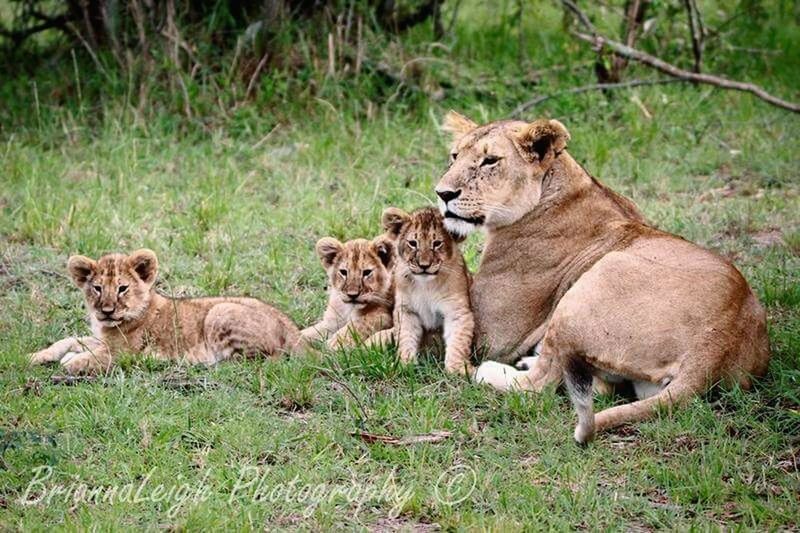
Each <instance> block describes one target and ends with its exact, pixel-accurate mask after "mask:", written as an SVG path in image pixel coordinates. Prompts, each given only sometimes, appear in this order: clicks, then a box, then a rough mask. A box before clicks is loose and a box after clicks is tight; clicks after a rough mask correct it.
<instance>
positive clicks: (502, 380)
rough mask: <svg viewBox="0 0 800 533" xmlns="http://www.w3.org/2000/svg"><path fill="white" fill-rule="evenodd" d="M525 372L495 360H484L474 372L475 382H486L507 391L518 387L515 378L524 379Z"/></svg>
mask: <svg viewBox="0 0 800 533" xmlns="http://www.w3.org/2000/svg"><path fill="white" fill-rule="evenodd" d="M527 374H528V373H527V372H525V371H523V370H517V369H516V368H514V367H513V366H510V365H504V364H502V363H498V362H497V361H486V362H485V363H482V364H481V366H479V367H478V371H477V372H475V382H476V383H486V384H487V385H491V386H492V387H494V388H495V389H498V390H502V391H507V390H511V389H514V388H519V383H518V381H517V380H518V379H519V380H522V379H524V378H525V376H526V375H527Z"/></svg>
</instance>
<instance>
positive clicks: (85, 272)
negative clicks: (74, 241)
mask: <svg viewBox="0 0 800 533" xmlns="http://www.w3.org/2000/svg"><path fill="white" fill-rule="evenodd" d="M67 270H69V275H70V276H71V277H72V281H74V282H75V285H77V286H78V287H80V288H83V286H84V285H86V282H87V281H88V280H89V278H90V277H91V276H92V274H94V273H95V272H96V271H97V263H95V262H94V261H93V260H91V259H89V258H88V257H86V256H83V255H73V256H72V257H70V258H69V261H67Z"/></svg>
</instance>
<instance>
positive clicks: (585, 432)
mask: <svg viewBox="0 0 800 533" xmlns="http://www.w3.org/2000/svg"><path fill="white" fill-rule="evenodd" d="M564 383H565V384H566V386H567V392H568V393H569V398H570V400H572V405H573V406H574V407H575V412H576V413H577V414H578V425H577V426H575V441H576V442H577V443H578V444H586V443H588V442H589V441H591V440H592V439H594V411H593V407H592V369H591V367H590V366H589V364H588V363H586V361H585V360H583V359H582V358H581V357H574V356H573V357H570V359H569V360H568V361H567V364H566V365H565V367H564Z"/></svg>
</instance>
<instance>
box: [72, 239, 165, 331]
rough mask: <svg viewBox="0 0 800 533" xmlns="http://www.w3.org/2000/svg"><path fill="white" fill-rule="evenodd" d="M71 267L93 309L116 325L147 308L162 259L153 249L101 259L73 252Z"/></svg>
mask: <svg viewBox="0 0 800 533" xmlns="http://www.w3.org/2000/svg"><path fill="white" fill-rule="evenodd" d="M67 268H68V269H69V274H70V276H72V280H73V281H74V282H75V285H77V286H78V287H80V288H81V289H83V295H84V297H85V298H86V307H87V308H88V309H89V312H90V313H91V314H92V315H93V316H94V317H95V318H96V319H97V321H98V322H99V323H100V324H101V325H102V326H103V327H106V328H113V327H115V326H118V325H119V324H121V323H123V322H127V321H131V320H136V319H137V318H139V317H141V316H142V314H143V313H144V312H145V311H146V310H147V306H148V305H149V304H150V297H151V295H152V293H151V289H152V288H153V283H155V281H156V274H157V273H158V259H156V254H155V253H153V252H152V251H151V250H137V251H135V252H133V253H132V254H131V255H125V254H108V255H104V256H103V257H101V258H100V259H98V260H97V261H94V260H92V259H89V258H88V257H84V256H82V255H73V256H72V257H70V258H69V262H68V263H67Z"/></svg>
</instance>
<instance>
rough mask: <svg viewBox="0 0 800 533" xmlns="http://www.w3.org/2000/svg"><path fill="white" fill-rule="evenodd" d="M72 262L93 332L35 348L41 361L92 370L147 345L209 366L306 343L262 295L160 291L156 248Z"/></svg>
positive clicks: (163, 354)
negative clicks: (214, 295)
mask: <svg viewBox="0 0 800 533" xmlns="http://www.w3.org/2000/svg"><path fill="white" fill-rule="evenodd" d="M67 268H68V269H69V274H70V276H71V277H72V279H73V281H74V282H75V284H76V285H77V286H78V287H79V288H81V289H83V294H84V297H85V301H86V309H87V311H88V312H89V320H90V322H91V329H92V335H93V336H90V337H69V338H66V339H62V340H60V341H58V342H56V343H55V344H53V345H52V346H50V347H49V348H46V349H44V350H42V351H39V352H36V353H34V354H32V355H31V356H30V359H31V362H32V363H34V364H37V363H48V362H56V361H60V362H61V365H62V366H63V367H64V369H65V370H66V371H67V372H70V373H93V372H97V371H103V370H106V369H108V368H109V367H110V366H111V365H112V364H113V362H114V358H115V357H116V356H117V355H118V354H119V353H121V352H143V353H145V354H148V355H152V356H155V357H162V358H170V359H178V358H185V359H186V361H188V362H190V363H204V364H207V365H210V364H214V363H217V362H219V361H222V360H224V359H228V358H230V357H231V356H232V355H233V354H235V353H241V354H244V355H253V354H263V355H267V356H273V355H278V354H281V353H284V352H289V351H291V350H293V349H294V348H295V347H296V346H297V345H298V343H299V342H300V332H299V331H298V329H297V327H296V326H295V325H294V324H293V323H292V321H291V320H290V319H289V318H288V317H287V316H286V315H284V314H283V313H281V312H280V311H278V310H277V309H275V308H274V307H272V306H269V305H267V304H265V303H264V302H262V301H260V300H257V299H255V298H169V297H167V296H164V295H163V294H160V293H159V292H158V291H156V289H155V288H154V284H155V281H156V276H157V274H158V259H157V258H156V254H155V253H153V252H152V251H151V250H137V251H135V252H133V253H132V254H131V255H124V254H109V255H104V256H103V257H101V258H100V259H98V260H97V261H94V260H92V259H89V258H88V257H84V256H82V255H74V256H72V257H70V258H69V262H68V264H67Z"/></svg>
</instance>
